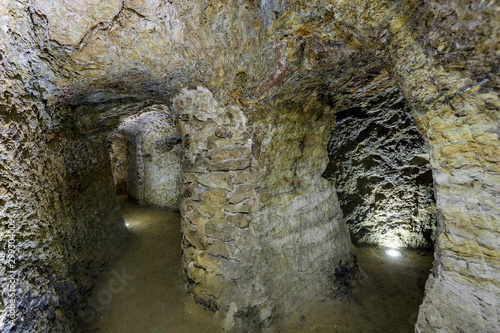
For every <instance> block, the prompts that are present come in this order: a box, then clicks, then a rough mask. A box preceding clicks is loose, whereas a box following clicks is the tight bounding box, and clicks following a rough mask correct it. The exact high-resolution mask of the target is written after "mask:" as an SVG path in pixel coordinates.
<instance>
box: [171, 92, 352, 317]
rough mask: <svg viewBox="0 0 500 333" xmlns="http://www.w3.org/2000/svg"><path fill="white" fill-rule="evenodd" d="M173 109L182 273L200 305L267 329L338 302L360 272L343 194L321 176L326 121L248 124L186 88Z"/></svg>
mask: <svg viewBox="0 0 500 333" xmlns="http://www.w3.org/2000/svg"><path fill="white" fill-rule="evenodd" d="M174 108H175V111H176V113H178V115H177V116H178V119H179V120H178V123H179V128H180V131H181V135H182V137H183V142H184V144H185V156H184V163H183V169H184V174H183V177H182V190H181V193H182V201H181V216H182V227H181V228H182V232H183V240H182V250H183V269H184V278H185V281H186V285H187V287H188V289H189V290H190V292H191V293H192V294H193V296H194V297H195V300H196V301H197V302H198V303H200V304H202V305H204V306H206V307H208V308H211V309H212V310H218V309H220V310H223V311H227V309H228V308H229V307H230V306H231V308H232V309H233V311H232V312H235V311H234V309H237V311H236V316H237V317H245V318H246V319H245V320H246V321H247V322H255V323H266V322H267V321H268V320H270V319H271V318H273V317H276V316H280V315H283V314H284V313H287V312H289V311H291V310H292V309H293V308H294V307H295V306H297V305H298V304H300V302H302V301H307V300H317V299H320V298H322V297H325V295H333V294H334V293H335V291H336V288H337V287H338V285H337V284H336V283H337V282H338V281H337V278H339V277H342V278H345V277H346V276H348V275H349V274H350V272H351V271H352V269H353V268H355V266H356V265H355V261H354V260H353V256H352V247H351V243H350V238H349V234H348V230H347V228H346V226H345V223H344V221H343V220H342V216H341V211H340V208H339V205H338V201H337V197H336V194H335V191H334V189H333V188H332V186H331V185H330V184H329V183H328V181H327V180H325V179H323V178H321V174H322V172H323V171H324V168H325V167H326V163H327V161H328V157H327V150H326V144H327V141H328V136H329V131H328V130H326V127H325V126H323V127H321V122H324V118H322V119H321V121H318V122H309V124H307V121H306V119H308V118H307V116H304V117H303V119H300V122H297V121H293V119H289V118H286V117H285V118H283V119H282V121H280V122H279V123H278V124H276V125H273V126H267V125H266V124H261V125H251V126H250V125H248V124H247V118H246V116H245V114H244V113H243V111H242V110H241V109H239V108H237V107H234V106H221V105H219V104H218V103H217V102H216V101H215V100H214V99H213V96H212V94H211V92H210V91H208V90H206V89H203V88H198V89H197V90H190V91H188V90H184V91H182V93H181V94H180V95H179V96H178V97H177V98H175V99H174ZM302 121H303V122H302ZM316 126H320V128H317V127H316ZM318 131H319V133H323V134H320V135H318Z"/></svg>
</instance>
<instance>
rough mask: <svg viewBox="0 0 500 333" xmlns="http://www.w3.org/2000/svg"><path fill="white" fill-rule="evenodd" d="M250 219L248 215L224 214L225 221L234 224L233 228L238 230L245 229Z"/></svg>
mask: <svg viewBox="0 0 500 333" xmlns="http://www.w3.org/2000/svg"><path fill="white" fill-rule="evenodd" d="M250 220H251V217H250V215H249V214H241V213H237V214H230V213H227V214H226V221H227V222H229V223H231V224H234V225H235V226H237V227H239V228H246V227H248V224H249V223H250Z"/></svg>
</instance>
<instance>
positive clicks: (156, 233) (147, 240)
mask: <svg viewBox="0 0 500 333" xmlns="http://www.w3.org/2000/svg"><path fill="white" fill-rule="evenodd" d="M119 201H120V204H121V207H122V214H123V217H124V219H125V222H126V223H127V224H128V228H129V231H130V234H131V237H130V239H129V240H128V242H127V244H126V245H125V246H124V247H123V251H122V254H121V256H120V258H119V259H118V260H117V261H116V262H115V263H114V264H113V265H112V266H110V267H109V268H108V269H107V271H106V272H104V273H103V274H102V275H101V276H100V278H99V280H98V281H97V282H96V284H95V287H94V288H93V291H92V294H91V295H90V298H89V302H88V304H89V306H87V309H85V310H84V311H81V312H80V313H79V316H78V324H79V327H80V331H81V332H101V333H128V332H130V333H132V332H133V333H142V332H144V333H153V332H154V333H156V332H158V333H159V332H162V333H163V332H196V331H198V332H221V331H222V330H221V326H222V318H220V316H219V315H217V314H214V313H212V312H210V311H208V310H204V309H202V308H201V307H199V306H198V305H196V304H195V303H194V301H193V299H192V297H190V296H189V294H188V293H187V292H186V290H185V289H184V286H183V281H182V277H181V267H180V262H181V250H180V239H181V233H180V222H179V214H177V213H169V212H165V211H159V210H153V209H146V208H140V207H138V206H137V205H136V204H134V203H131V202H129V201H128V200H127V198H126V196H120V197H119ZM358 260H359V263H360V266H361V267H362V269H363V271H362V275H363V278H362V279H361V280H360V282H359V283H358V285H357V286H356V287H353V288H351V289H349V291H348V292H347V293H345V294H344V295H342V296H340V297H338V298H337V299H335V300H326V301H322V302H318V303H314V304H306V305H304V307H303V310H302V311H300V312H299V313H297V314H295V315H291V316H289V317H288V318H286V319H285V320H283V322H281V323H280V324H276V325H274V326H272V327H269V328H266V329H265V330H264V331H265V332H340V333H344V332H353V333H354V332H356V333H358V332H384V333H386V332H387V333H390V332H395V333H403V332H408V333H409V332H413V326H414V324H415V321H416V318H417V313H418V307H419V305H420V303H421V302H422V298H423V290H424V284H425V281H426V279H427V277H428V275H429V271H430V269H431V266H432V253H431V252H427V251H405V252H404V253H403V255H402V257H400V258H391V257H388V256H387V255H386V254H385V251H384V250H382V249H377V248H372V247H359V248H358Z"/></svg>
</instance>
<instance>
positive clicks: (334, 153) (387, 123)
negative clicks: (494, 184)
mask: <svg viewBox="0 0 500 333" xmlns="http://www.w3.org/2000/svg"><path fill="white" fill-rule="evenodd" d="M391 90H392V91H391V92H389V93H387V94H386V95H385V96H384V98H383V99H382V100H375V101H374V102H371V103H368V104H367V105H364V106H362V107H354V108H349V109H345V110H342V111H339V112H337V114H336V126H335V128H334V130H333V131H332V133H331V138H330V140H329V142H328V155H329V163H328V165H327V168H326V170H325V172H324V174H323V176H324V177H325V178H327V179H328V180H329V181H330V182H331V183H332V185H333V186H335V187H336V190H337V195H338V198H339V202H340V205H341V208H342V211H343V213H344V218H345V220H346V223H347V226H348V227H349V231H350V234H351V239H352V241H353V243H354V244H357V245H374V246H379V247H385V248H396V249H398V248H405V249H432V247H433V245H434V241H435V234H436V202H435V199H434V191H433V179H432V171H431V168H430V165H429V153H428V148H427V145H426V143H425V141H424V139H423V138H422V136H421V134H420V133H419V130H418V127H417V124H416V123H415V120H414V119H413V116H412V114H411V110H410V108H409V107H408V106H407V105H406V103H405V101H404V98H403V97H402V96H401V94H400V93H399V92H398V91H397V89H395V88H392V89H391Z"/></svg>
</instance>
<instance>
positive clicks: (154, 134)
mask: <svg viewBox="0 0 500 333" xmlns="http://www.w3.org/2000/svg"><path fill="white" fill-rule="evenodd" d="M110 141H111V153H110V158H111V169H112V172H113V179H114V182H115V187H116V193H117V194H118V195H127V196H128V198H129V200H132V201H134V202H137V203H138V204H139V205H140V206H151V207H156V208H160V209H167V210H170V211H179V204H180V183H181V174H182V154H183V145H182V139H181V136H180V133H179V130H178V129H177V127H176V125H175V122H174V118H173V116H172V114H171V112H170V111H169V110H168V109H167V108H166V107H165V106H161V105H156V106H151V107H148V108H146V109H144V110H143V111H142V112H141V113H140V114H137V115H134V116H131V117H129V118H127V119H125V120H124V121H122V123H121V124H120V125H119V126H118V127H117V128H116V129H115V130H114V131H113V132H112V133H111V135H110Z"/></svg>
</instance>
